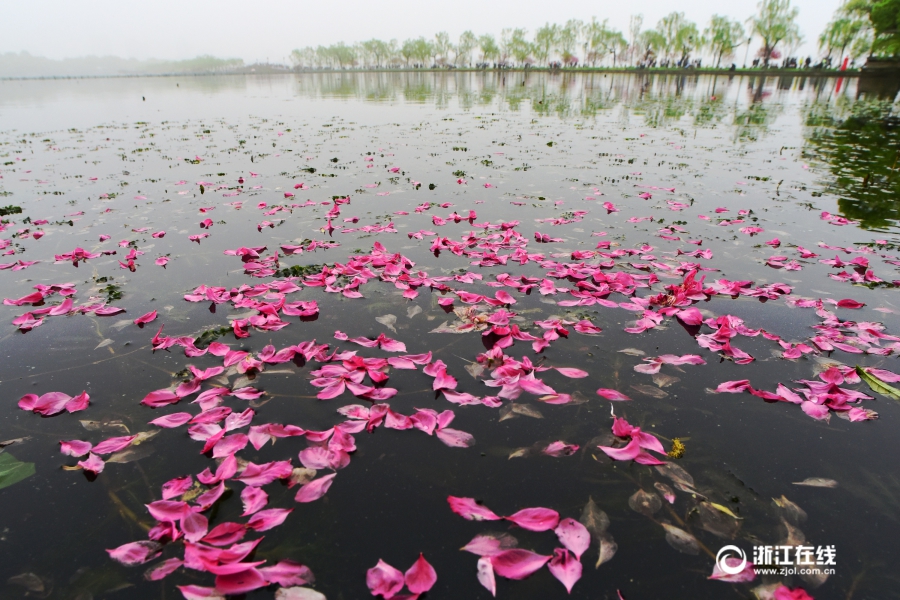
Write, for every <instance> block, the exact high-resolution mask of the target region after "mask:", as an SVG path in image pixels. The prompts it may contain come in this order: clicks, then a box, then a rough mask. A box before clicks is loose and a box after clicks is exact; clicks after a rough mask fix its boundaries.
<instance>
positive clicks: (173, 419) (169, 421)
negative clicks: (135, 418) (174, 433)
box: [150, 412, 193, 429]
mask: <svg viewBox="0 0 900 600" xmlns="http://www.w3.org/2000/svg"><path fill="white" fill-rule="evenodd" d="M192 418H193V415H192V414H191V413H186V412H179V413H172V414H170V415H166V416H164V417H159V418H158V419H153V420H152V421H150V424H151V425H156V426H157V427H163V428H165V429H171V428H173V427H181V426H182V425H184V424H185V423H187V422H188V421H190V420H191V419H192Z"/></svg>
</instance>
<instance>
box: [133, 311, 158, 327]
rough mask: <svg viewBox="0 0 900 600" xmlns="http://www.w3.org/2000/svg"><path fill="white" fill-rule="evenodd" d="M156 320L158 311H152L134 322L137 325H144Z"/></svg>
mask: <svg viewBox="0 0 900 600" xmlns="http://www.w3.org/2000/svg"><path fill="white" fill-rule="evenodd" d="M155 319H156V311H155V310H151V311H150V312H148V313H147V314H146V315H141V316H140V317H138V318H137V319H135V320H134V324H135V325H144V324H146V323H149V322H151V321H153V320H155Z"/></svg>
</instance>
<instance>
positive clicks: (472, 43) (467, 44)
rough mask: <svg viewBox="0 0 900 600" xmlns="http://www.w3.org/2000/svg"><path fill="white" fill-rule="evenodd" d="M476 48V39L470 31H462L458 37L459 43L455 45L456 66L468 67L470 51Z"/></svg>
mask: <svg viewBox="0 0 900 600" xmlns="http://www.w3.org/2000/svg"><path fill="white" fill-rule="evenodd" d="M477 47H478V38H477V37H475V34H474V33H472V32H471V31H463V32H462V34H461V35H460V36H459V43H458V44H456V57H455V59H454V60H455V62H456V63H457V64H462V65H468V64H469V62H470V60H471V57H472V50H474V49H475V48H477Z"/></svg>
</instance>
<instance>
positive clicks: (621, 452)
mask: <svg viewBox="0 0 900 600" xmlns="http://www.w3.org/2000/svg"><path fill="white" fill-rule="evenodd" d="M597 447H598V448H600V449H601V450H603V452H605V453H606V455H607V456H609V457H610V458H611V459H613V460H634V459H635V458H637V456H638V454H640V453H641V446H640V442H639V441H638V439H637V438H632V440H631V441H630V442H628V445H627V446H625V447H624V448H610V447H607V446H597Z"/></svg>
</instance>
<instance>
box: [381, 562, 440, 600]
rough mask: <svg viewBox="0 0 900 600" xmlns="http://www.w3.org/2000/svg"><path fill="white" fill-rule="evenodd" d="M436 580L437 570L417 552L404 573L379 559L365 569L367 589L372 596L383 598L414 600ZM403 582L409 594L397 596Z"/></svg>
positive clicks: (386, 599)
mask: <svg viewBox="0 0 900 600" xmlns="http://www.w3.org/2000/svg"><path fill="white" fill-rule="evenodd" d="M436 582H437V572H436V571H435V570H434V567H432V566H431V565H430V564H429V563H428V561H427V560H425V556H424V555H422V554H419V558H418V559H417V560H416V562H414V563H413V565H412V566H411V567H410V568H409V569H407V571H406V573H402V572H400V571H399V570H398V569H395V568H394V567H392V566H391V565H389V564H387V563H386V562H384V561H383V560H381V559H379V560H378V564H377V565H375V566H374V567H372V568H371V569H369V570H368V571H366V585H367V586H368V588H369V591H370V592H372V595H373V596H381V597H382V598H384V599H385V600H390V599H391V598H398V599H399V598H401V597H402V598H403V599H404V600H415V599H416V598H418V597H419V596H420V595H421V594H424V593H425V592H427V591H428V590H430V589H431V588H432V587H434V584H435V583H436ZM404 584H406V588H407V589H408V590H409V591H410V592H411V594H410V595H406V596H398V594H399V593H400V592H401V590H402V589H403V585H404Z"/></svg>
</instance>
